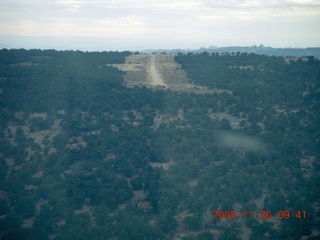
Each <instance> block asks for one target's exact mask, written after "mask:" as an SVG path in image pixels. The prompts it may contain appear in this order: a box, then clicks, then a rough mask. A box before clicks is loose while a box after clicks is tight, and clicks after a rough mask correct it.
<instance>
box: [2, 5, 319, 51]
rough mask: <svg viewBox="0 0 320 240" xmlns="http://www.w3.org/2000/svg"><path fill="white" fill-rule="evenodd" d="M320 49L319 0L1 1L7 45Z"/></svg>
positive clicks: (61, 47)
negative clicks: (260, 46) (257, 46)
mask: <svg viewBox="0 0 320 240" xmlns="http://www.w3.org/2000/svg"><path fill="white" fill-rule="evenodd" d="M259 44H264V45H266V46H271V47H320V0H197V1H196V0H157V1H153V0H0V48H3V47H8V48H11V47H15V48H16V47H24V48H56V49H80V50H126V49H127V50H142V49H150V48H191V49H194V48H200V47H208V46H218V47H222V46H252V45H259Z"/></svg>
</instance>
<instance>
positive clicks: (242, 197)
mask: <svg viewBox="0 0 320 240" xmlns="http://www.w3.org/2000/svg"><path fill="white" fill-rule="evenodd" d="M130 54H131V53H130V52H81V51H56V50H24V49H11V50H8V49H2V50H0V239H49V238H50V239H56V240H62V239H173V238H175V237H176V238H177V239H237V238H238V239H243V238H247V239H288V238H290V239H300V238H301V237H305V238H306V239H308V238H309V239H314V238H315V237H319V235H318V236H317V231H319V230H320V229H319V226H320V211H319V196H318V193H319V192H320V187H319V186H320V178H319V173H320V162H319V160H320V152H319V151H320V142H319V141H320V135H319V133H320V131H319V130H320V129H319V122H320V104H319V98H320V61H319V60H318V59H316V58H314V57H311V56H308V57H304V58H299V59H298V58H283V57H275V56H273V57H270V56H265V55H257V54H254V53H251V54H247V53H234V54H221V53H219V54H218V53H213V54H211V53H210V54H209V53H207V52H204V53H199V54H193V53H188V54H186V55H185V54H178V55H177V56H175V61H176V62H177V63H179V64H181V67H182V69H183V70H184V71H185V72H186V74H187V76H188V79H189V83H190V84H196V85H200V86H206V87H208V88H210V89H212V90H217V89H218V90H219V91H213V92H211V93H204V94H195V93H187V92H183V91H172V90H170V89H158V88H146V87H132V88H129V87H126V85H125V83H124V80H123V76H124V75H125V72H123V71H120V70H118V69H116V68H114V67H111V66H110V64H120V63H124V61H125V58H126V57H127V56H129V55H130ZM214 210H218V211H219V210H222V211H223V212H225V211H232V210H234V211H235V212H236V219H233V220H232V219H231V217H232V216H234V215H230V214H231V213H230V214H229V213H228V214H227V215H224V218H227V219H224V220H222V219H219V217H218V219H214V212H213V211H214ZM261 210H262V211H264V212H263V213H261ZM285 210H286V211H288V212H289V213H290V216H289V217H288V214H287V213H288V212H284V211H285ZM250 211H251V212H250ZM267 211H270V212H267ZM269 213H270V214H271V215H272V216H271V217H270V215H269ZM232 214H233V213H232ZM250 214H253V217H252V216H251V215H250ZM279 214H280V215H279ZM281 214H282V215H281ZM221 216H222V215H221ZM228 216H229V217H230V218H228ZM256 216H258V217H259V218H258V219H257V218H256ZM244 217H246V218H244ZM268 217H269V219H268ZM246 234H247V235H246Z"/></svg>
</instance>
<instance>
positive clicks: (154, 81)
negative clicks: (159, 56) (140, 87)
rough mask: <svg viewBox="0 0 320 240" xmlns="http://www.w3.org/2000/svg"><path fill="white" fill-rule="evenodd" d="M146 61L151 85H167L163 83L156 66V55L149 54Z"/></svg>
mask: <svg viewBox="0 0 320 240" xmlns="http://www.w3.org/2000/svg"><path fill="white" fill-rule="evenodd" d="M148 62H149V64H148V69H147V72H148V80H149V81H150V83H151V85H153V86H164V87H167V85H166V84H165V83H164V80H163V77H162V76H161V73H160V72H159V69H158V68H157V64H156V55H155V54H151V55H150V60H149V61H148Z"/></svg>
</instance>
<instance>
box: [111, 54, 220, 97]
mask: <svg viewBox="0 0 320 240" xmlns="http://www.w3.org/2000/svg"><path fill="white" fill-rule="evenodd" d="M110 66H113V67H116V68H118V69H120V70H122V71H125V72H126V75H125V77H124V80H125V83H126V86H127V87H134V86H146V87H152V88H159V89H162V88H163V89H167V88H168V89H170V90H173V91H184V92H194V93H213V92H223V91H224V90H223V89H212V90H209V89H208V88H207V87H205V86H198V85H196V84H192V81H190V79H188V77H187V75H186V73H185V71H184V70H183V69H181V65H180V64H178V63H177V62H176V61H175V60H174V56H173V55H167V54H134V55H131V56H128V57H127V58H126V60H125V63H123V64H112V65H110Z"/></svg>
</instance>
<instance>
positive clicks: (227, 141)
mask: <svg viewBox="0 0 320 240" xmlns="http://www.w3.org/2000/svg"><path fill="white" fill-rule="evenodd" d="M217 140H218V142H220V143H221V144H222V145H223V146H225V147H229V148H234V149H240V150H244V151H251V152H256V151H261V150H265V149H266V146H265V144H264V143H263V142H262V141H261V140H260V139H259V138H258V137H252V136H245V135H239V134H232V133H221V134H220V135H219V136H218V137H217Z"/></svg>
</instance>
